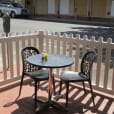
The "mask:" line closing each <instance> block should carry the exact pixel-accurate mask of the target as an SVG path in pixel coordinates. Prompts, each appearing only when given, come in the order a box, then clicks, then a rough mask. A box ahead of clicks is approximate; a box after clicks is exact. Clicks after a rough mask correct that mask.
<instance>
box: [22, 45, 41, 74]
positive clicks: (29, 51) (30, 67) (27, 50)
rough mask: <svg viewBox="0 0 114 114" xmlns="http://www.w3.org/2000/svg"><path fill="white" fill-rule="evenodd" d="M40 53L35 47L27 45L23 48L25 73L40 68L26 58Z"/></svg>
mask: <svg viewBox="0 0 114 114" xmlns="http://www.w3.org/2000/svg"><path fill="white" fill-rule="evenodd" d="M39 53H40V52H39V50H38V49H37V48H35V47H25V48H23V49H22V50H21V56H22V64H23V73H24V72H31V71H36V70H39V69H40V67H37V66H35V65H32V64H30V63H28V62H27V61H26V58H28V57H29V56H31V55H35V54H39Z"/></svg>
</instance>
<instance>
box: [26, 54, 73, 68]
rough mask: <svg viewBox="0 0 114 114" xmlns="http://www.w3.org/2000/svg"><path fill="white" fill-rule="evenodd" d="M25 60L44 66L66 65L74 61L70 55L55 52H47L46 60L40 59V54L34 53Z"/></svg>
mask: <svg viewBox="0 0 114 114" xmlns="http://www.w3.org/2000/svg"><path fill="white" fill-rule="evenodd" d="M26 60H27V62H29V63H31V64H33V65H37V66H40V67H44V68H60V67H67V66H70V65H72V64H73V63H74V60H73V58H72V57H69V56H65V55H57V54H48V60H47V61H42V54H36V55H32V56H30V57H28V58H27V59H26Z"/></svg>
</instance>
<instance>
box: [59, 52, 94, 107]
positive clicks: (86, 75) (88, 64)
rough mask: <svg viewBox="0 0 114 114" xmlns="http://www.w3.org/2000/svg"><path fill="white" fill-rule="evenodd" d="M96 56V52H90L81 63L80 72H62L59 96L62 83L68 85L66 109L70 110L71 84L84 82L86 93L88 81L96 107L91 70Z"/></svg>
mask: <svg viewBox="0 0 114 114" xmlns="http://www.w3.org/2000/svg"><path fill="white" fill-rule="evenodd" d="M95 55H96V54H95V52H93V51H89V52H87V53H86V54H85V55H84V56H83V58H82V61H81V66H80V68H81V71H80V72H74V71H63V72H61V75H60V79H61V81H60V90H59V94H60V93H61V90H62V82H65V84H66V108H68V94H69V83H71V82H82V83H83V88H84V91H85V83H84V82H86V81H87V82H88V83H89V86H90V91H91V95H92V101H93V104H94V106H95V102H94V95H93V90H92V85H91V77H90V75H91V68H92V64H93V62H94V59H95Z"/></svg>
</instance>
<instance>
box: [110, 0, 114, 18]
mask: <svg viewBox="0 0 114 114" xmlns="http://www.w3.org/2000/svg"><path fill="white" fill-rule="evenodd" d="M111 16H114V1H112V8H111Z"/></svg>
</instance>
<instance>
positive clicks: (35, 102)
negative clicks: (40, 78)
mask: <svg viewBox="0 0 114 114" xmlns="http://www.w3.org/2000/svg"><path fill="white" fill-rule="evenodd" d="M34 86H35V87H34V88H35V98H34V104H35V109H36V108H37V87H38V86H37V80H35V85H34Z"/></svg>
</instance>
